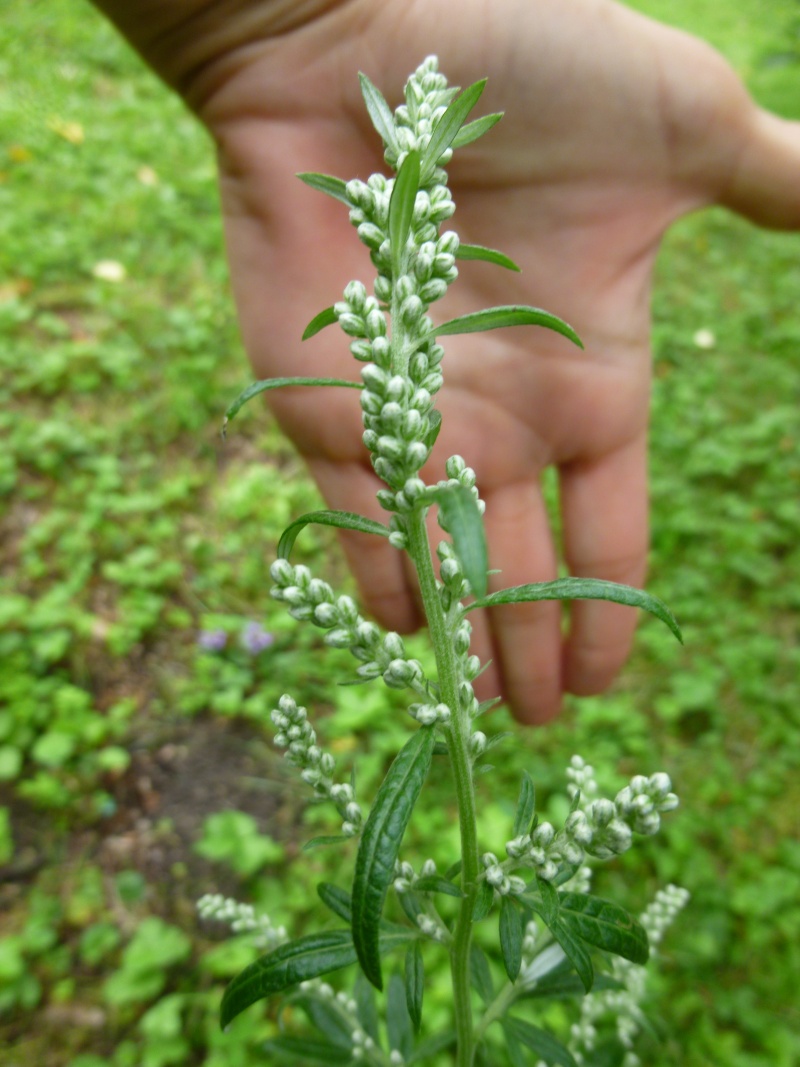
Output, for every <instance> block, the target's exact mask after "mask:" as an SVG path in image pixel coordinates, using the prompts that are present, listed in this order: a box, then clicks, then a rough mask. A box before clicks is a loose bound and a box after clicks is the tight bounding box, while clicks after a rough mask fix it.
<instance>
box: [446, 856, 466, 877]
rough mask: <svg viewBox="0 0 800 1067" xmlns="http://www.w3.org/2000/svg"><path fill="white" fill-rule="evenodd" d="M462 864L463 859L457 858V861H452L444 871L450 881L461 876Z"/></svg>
mask: <svg viewBox="0 0 800 1067" xmlns="http://www.w3.org/2000/svg"><path fill="white" fill-rule="evenodd" d="M462 866H463V864H462V862H461V860H456V862H455V863H452V864H451V865H450V866H449V867H448V868H447V870H446V871H445V872H444V876H445V878H447V880H448V881H450V882H453V881H455V879H456V878H457V877H458V876H459V874H461V868H462Z"/></svg>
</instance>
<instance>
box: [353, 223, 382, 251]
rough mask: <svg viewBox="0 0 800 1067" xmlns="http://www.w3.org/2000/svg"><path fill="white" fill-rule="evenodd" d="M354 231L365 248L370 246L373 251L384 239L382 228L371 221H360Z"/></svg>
mask: <svg viewBox="0 0 800 1067" xmlns="http://www.w3.org/2000/svg"><path fill="white" fill-rule="evenodd" d="M356 232H357V233H358V236H359V238H360V239H361V240H362V241H363V242H364V244H365V245H366V246H367V248H372V249H374V250H375V251H377V250H378V249H379V248H380V247H381V245H382V244H383V242H384V239H385V236H384V232H383V230H381V229H380V228H379V227H378V226H376V225H375V224H374V223H373V222H362V223H361V225H360V226H359V227H358V230H357V231H356Z"/></svg>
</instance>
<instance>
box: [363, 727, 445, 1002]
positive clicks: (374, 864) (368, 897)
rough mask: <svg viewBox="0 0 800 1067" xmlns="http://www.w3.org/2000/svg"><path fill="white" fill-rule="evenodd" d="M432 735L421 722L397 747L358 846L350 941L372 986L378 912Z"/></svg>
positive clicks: (377, 970)
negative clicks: (398, 748)
mask: <svg viewBox="0 0 800 1067" xmlns="http://www.w3.org/2000/svg"><path fill="white" fill-rule="evenodd" d="M434 740H435V731H434V729H433V727H421V728H420V729H419V730H417V732H416V733H415V734H413V735H412V737H411V738H410V739H409V740H408V741H407V742H406V744H405V745H404V746H403V748H402V749H401V750H400V752H399V753H398V755H397V757H396V758H395V760H394V762H393V763H392V765H391V767H390V768H389V770H388V772H387V774H386V777H385V778H384V780H383V782H382V783H381V787H380V789H379V790H378V795H377V796H376V798H375V804H374V805H373V807H372V810H371V811H370V813H369V816H368V818H367V821H366V824H365V826H364V830H363V832H362V834H361V841H360V843H359V847H358V855H357V857H356V872H355V879H354V881H353V943H354V945H355V949H356V953H357V954H358V962H359V963H360V964H361V968H362V970H363V971H364V974H365V975H366V976H367V978H369V980H370V982H372V984H373V985H374V986H375V987H376V988H377V989H382V988H383V980H382V978H381V965H380V951H379V940H378V933H379V930H380V921H381V913H382V912H383V905H384V902H385V900H386V894H387V892H388V889H389V885H390V884H391V882H392V880H393V878H394V865H395V861H396V859H397V854H398V852H399V850H400V844H401V842H402V840H403V834H404V833H405V829H406V826H407V825H408V821H409V819H410V818H411V812H412V811H413V810H414V805H415V803H416V801H417V797H418V796H419V794H420V791H421V789H422V786H423V783H424V781H425V778H426V776H427V774H428V769H429V768H430V765H431V760H432V759H433V745H434Z"/></svg>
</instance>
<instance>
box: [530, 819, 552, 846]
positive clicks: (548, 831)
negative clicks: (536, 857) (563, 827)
mask: <svg viewBox="0 0 800 1067" xmlns="http://www.w3.org/2000/svg"><path fill="white" fill-rule="evenodd" d="M555 836H556V831H555V829H554V827H553V825H552V823H549V822H540V823H539V825H538V826H537V827H536V829H535V830H534V831H533V833H532V834H531V841H532V842H533V844H534V845H535V846H536V847H537V848H547V847H548V845H551V844H552V842H553V839H554V837H555Z"/></svg>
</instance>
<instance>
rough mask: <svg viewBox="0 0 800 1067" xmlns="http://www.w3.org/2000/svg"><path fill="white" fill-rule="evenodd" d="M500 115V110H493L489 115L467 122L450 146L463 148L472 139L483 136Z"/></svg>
mask: <svg viewBox="0 0 800 1067" xmlns="http://www.w3.org/2000/svg"><path fill="white" fill-rule="evenodd" d="M502 117H503V112H502V111H495V112H493V114H491V115H482V116H481V117H480V118H479V119H475V120H474V121H473V122H468V123H467V124H466V125H465V126H462V127H461V129H460V130H459V131H458V133H457V134H456V135H455V137H454V138H453V141H452V143H451V147H452V148H454V149H455V148H463V147H464V145H465V144H472V142H473V141H477V140H478V138H479V137H483V135H484V134H485V133H488V132H489V130H491V128H492V127H493V126H496V125H497V123H498V122H499V121H500V119H501V118H502Z"/></svg>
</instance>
